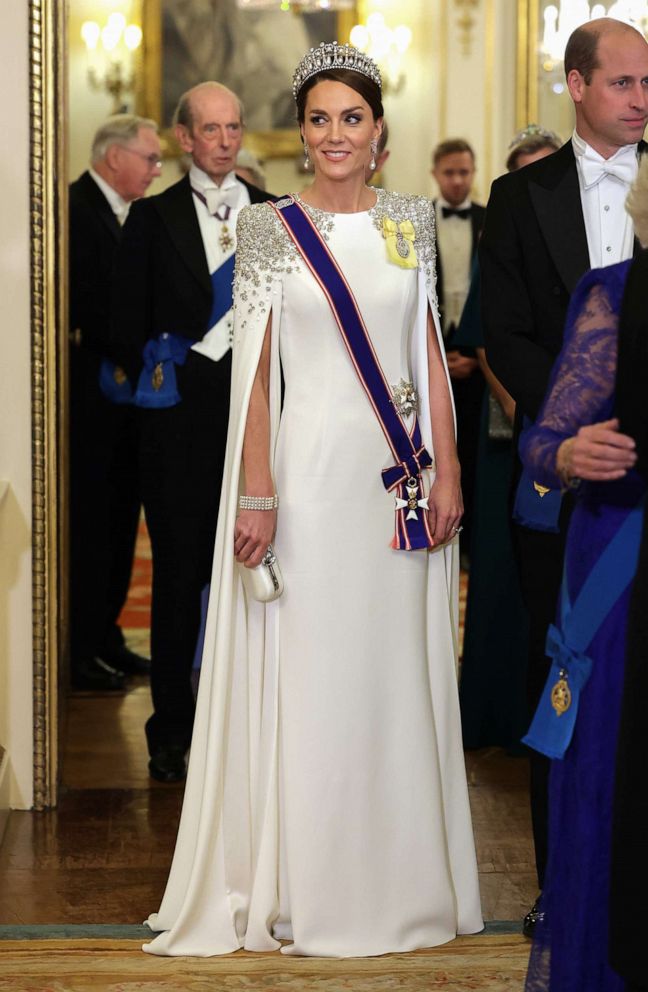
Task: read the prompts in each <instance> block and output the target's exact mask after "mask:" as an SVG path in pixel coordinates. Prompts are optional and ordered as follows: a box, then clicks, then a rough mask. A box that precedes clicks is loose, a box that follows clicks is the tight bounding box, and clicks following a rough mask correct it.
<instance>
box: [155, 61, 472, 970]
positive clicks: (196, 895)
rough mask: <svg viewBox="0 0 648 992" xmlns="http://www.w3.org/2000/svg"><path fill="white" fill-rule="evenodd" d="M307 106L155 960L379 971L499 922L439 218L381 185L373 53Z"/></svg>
mask: <svg viewBox="0 0 648 992" xmlns="http://www.w3.org/2000/svg"><path fill="white" fill-rule="evenodd" d="M293 90H294V95H295V99H296V102H297V113H298V119H299V126H300V131H301V135H302V139H303V141H304V147H305V153H306V155H307V156H308V157H309V158H310V159H311V161H312V163H313V167H314V175H315V178H314V181H313V184H312V186H310V187H309V188H308V190H307V191H305V192H304V193H303V194H302V195H301V196H297V195H294V196H290V197H285V198H284V199H283V200H281V201H279V203H278V204H277V205H276V207H277V208H276V209H275V207H273V206H271V205H270V204H262V205H259V206H255V207H251V208H246V209H245V210H244V211H242V213H241V216H240V218H239V223H238V230H237V239H238V240H237V245H238V247H237V259H236V276H235V286H234V299H235V334H234V367H233V373H232V413H231V418H230V433H229V441H228V453H227V458H226V465H225V477H224V483H223V502H222V504H221V515H220V519H219V526H218V535H217V538H216V548H215V555H214V570H213V578H212V587H211V599H210V605H209V613H208V619H207V630H206V637H205V649H204V654H203V666H202V672H201V682H200V691H199V695H198V705H197V714H196V724H195V729H194V736H193V741H192V747H191V758H190V764H189V773H188V779H187V787H186V793H185V799H184V807H183V813H182V820H181V824H180V831H179V835H178V841H177V846H176V851H175V856H174V860H173V865H172V868H171V874H170V878H169V881H168V884H167V889H166V892H165V895H164V899H163V901H162V905H161V908H160V910H159V912H158V913H157V914H155V915H154V916H152V917H151V918H150V919H149V920H148V924H149V926H150V927H151V929H152V930H154V931H163V932H161V933H159V934H158V936H157V937H156V938H155V939H154V940H153V941H152V943H150V944H148V945H147V946H146V950H147V951H149V952H150V953H154V954H163V955H164V954H169V955H212V954H223V953H227V952H230V951H235V950H237V949H238V948H241V947H245V948H246V949H248V950H256V951H268V950H272V949H276V948H278V947H280V946H281V945H280V941H281V940H284V941H286V943H285V944H284V946H283V947H282V950H283V952H284V953H287V954H305V955H321V956H331V957H349V956H363V955H375V954H383V953H387V952H390V951H409V950H414V949H415V948H419V947H429V946H434V945H436V944H441V943H444V942H446V941H448V940H451V939H452V938H453V937H454V936H455V935H456V934H457V933H474V932H476V931H478V930H480V929H481V928H482V920H481V911H480V903H479V892H478V885H477V869H476V861H475V851H474V844H473V837H472V828H471V822H470V811H469V806H468V794H467V785H466V775H465V768H464V761H463V753H462V750H461V731H460V724H459V709H458V699H457V685H456V668H455V659H456V643H457V641H456V637H457V626H456V625H457V548H456V544H457V541H456V534H457V532H458V531H459V529H460V520H461V512H462V507H461V494H460V486H459V465H458V463H457V456H456V450H455V442H454V423H453V411H452V403H451V399H450V395H451V394H450V390H449V386H448V377H447V371H446V367H445V363H444V358H443V347H442V344H441V335H440V330H439V324H438V317H437V312H436V299H435V290H434V253H435V247H434V220H433V218H434V213H433V209H432V205H431V203H430V202H429V201H428V200H427V199H425V198H423V197H419V196H404V195H397V194H393V193H388V192H385V191H383V190H379V189H374V188H369V187H367V186H365V180H364V177H365V168H366V166H367V163H368V162H370V161H371V160H373V156H374V154H375V148H376V143H377V140H378V138H379V136H380V132H381V127H382V117H383V108H382V104H381V93H380V74H379V71H378V68H377V66H376V65H375V63H374V62H373V61H372V60H371V59H370V58H368V57H367V56H365V55H362V54H361V53H359V52H356V50H355V49H352V48H350V47H348V46H338V45H336V44H327V45H322V46H320V48H318V49H317V50H311V51H310V52H309V53H308V54H307V55H306V56H305V57H304V58H303V59H302V61H301V62H300V64H299V66H298V67H297V70H296V72H295V76H294V80H293ZM280 370H282V371H283V376H284V380H285V394H284V398H283V405H282V403H281V374H280ZM277 503H278V509H277ZM392 535H393V536H392ZM390 539H391V540H390ZM271 542H272V544H273V546H274V548H275V552H276V555H277V558H278V561H279V563H280V567H281V571H282V573H283V579H284V583H285V591H284V593H283V595H282V596H281V597H280V598H279V599H277V600H275V601H274V602H271V603H267V604H262V603H259V602H256V601H254V600H253V599H252V598H251V597H250V596H248V594H247V592H246V591H245V589H244V586H243V583H242V581H241V567H242V566H243V567H254V566H257V565H258V564H259V563H260V562H261V559H262V557H263V555H264V554H265V552H266V550H267V548H268V545H269V544H270V543H271ZM237 562H238V564H237ZM289 941H292V943H288V942H289Z"/></svg>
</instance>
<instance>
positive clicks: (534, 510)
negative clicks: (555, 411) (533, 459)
mask: <svg viewBox="0 0 648 992" xmlns="http://www.w3.org/2000/svg"><path fill="white" fill-rule="evenodd" d="M531 427H533V421H532V420H530V419H529V418H528V417H525V418H524V420H523V422H522V433H521V434H520V441H521V440H522V438H523V437H524V435H525V433H526V432H527V431H528V430H529V429H530V428H531ZM518 445H519V442H518ZM561 503H562V492H561V491H560V489H548V488H547V487H546V486H541V485H540V484H539V483H538V482H535V481H534V479H533V476H532V475H531V472H530V471H529V469H528V468H523V469H522V475H521V476H520V481H519V482H518V484H517V488H516V490H515V501H514V503H513V519H514V520H515V521H516V522H517V523H519V524H522V525H523V526H524V527H530V528H531V530H542V531H548V532H549V533H552V534H557V533H558V531H559V530H560V527H559V525H558V519H559V517H560V506H561Z"/></svg>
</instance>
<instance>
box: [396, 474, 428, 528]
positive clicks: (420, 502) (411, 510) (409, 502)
mask: <svg viewBox="0 0 648 992" xmlns="http://www.w3.org/2000/svg"><path fill="white" fill-rule="evenodd" d="M418 489H419V484H418V479H415V478H414V477H412V478H411V479H408V480H407V482H406V483H405V492H406V493H407V499H400V497H398V496H397V497H396V499H395V502H396V509H397V510H404V509H405V508H406V507H407V510H408V513H407V516H406V517H405V519H406V520H418V513H417V512H416V511H417V510H418V508H419V507H422V509H424V510H429V506H428V497H427V496H426V497H425V498H424V499H417V495H418Z"/></svg>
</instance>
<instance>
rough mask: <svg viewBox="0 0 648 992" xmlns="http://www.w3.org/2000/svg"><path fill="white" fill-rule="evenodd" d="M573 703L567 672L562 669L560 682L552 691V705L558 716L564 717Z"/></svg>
mask: <svg viewBox="0 0 648 992" xmlns="http://www.w3.org/2000/svg"><path fill="white" fill-rule="evenodd" d="M571 701H572V694H571V689H570V688H569V684H568V682H567V672H566V671H565V669H564V668H561V669H560V674H559V678H558V681H557V682H556V684H555V685H554V687H553V688H552V690H551V705H552V706H553V708H554V710H555V711H556V713H557V715H558V716H562V715H563V713H566V712H567V710H568V709H569V707H570V706H571Z"/></svg>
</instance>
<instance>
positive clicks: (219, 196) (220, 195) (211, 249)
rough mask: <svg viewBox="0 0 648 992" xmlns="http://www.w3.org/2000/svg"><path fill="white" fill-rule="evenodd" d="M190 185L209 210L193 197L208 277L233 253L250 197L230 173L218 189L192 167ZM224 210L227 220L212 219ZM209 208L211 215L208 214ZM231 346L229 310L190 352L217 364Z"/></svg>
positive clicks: (196, 168)
mask: <svg viewBox="0 0 648 992" xmlns="http://www.w3.org/2000/svg"><path fill="white" fill-rule="evenodd" d="M189 182H190V183H191V186H192V188H193V189H195V190H197V191H198V192H199V193H202V195H203V196H204V197H205V199H206V200H207V201H208V202H209V207H207V206H205V204H204V203H203V202H202V200H201V199H199V197H197V196H194V198H193V201H194V207H195V209H196V216H197V217H198V223H199V224H200V233H201V234H202V239H203V245H204V247H205V256H206V258H207V268H208V269H209V273H210V275H211V274H212V272H215V271H216V269H217V268H219V267H220V266H221V265H222V264H223V262H225V261H226V260H227V259H228V258H229V256H230V255H232V254H233V253H234V251H235V250H236V245H235V238H236V221H237V218H238V215H239V212H240V211H241V210H242V208H243V207H245V206H247V205H248V204H249V203H250V195H249V193H248V191H247V189H246V188H245V186H244V185H243V183H242V182H240V181H239V180H238V179H237V177H236V174H235V173H234V172H233V171H232V172H229V173H228V174H227V175H226V176H225V178H224V179H223V181H222V183H221V184H220V186H217V185H216V183H215V182H214V180H213V179H210V177H209V176H208V175H207V173H206V172H203V170H202V169H199V168H198V167H197V166H196V165H192V166H191V169H190V170H189ZM223 207H229V214H228V217H227V220H219V219H218V218H217V217H214V216H213V210H215V209H219V208H223ZM210 208H211V211H212V212H210ZM220 212H221V214H222V213H223V210H222V209H221V211H220ZM224 233H225V234H227V235H229V238H230V239H231V245H229V246H225V240H227V239H223V237H222V236H223V234H224ZM231 342H232V311H231V310H229V311H228V313H226V314H225V316H224V317H222V318H221V319H220V320H219V321H218V322H217V323H216V324H214V326H213V327H210V328H209V330H208V331H207V333H206V334H205V336H204V338H203V339H202V341H199V342H198V343H197V344H195V345H193V351H197V352H199V353H200V354H201V355H205V357H206V358H211V359H212V361H214V362H217V361H219V359H221V358H222V357H223V355H225V354H226V352H227V351H228V350H229V348H230V347H231Z"/></svg>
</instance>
